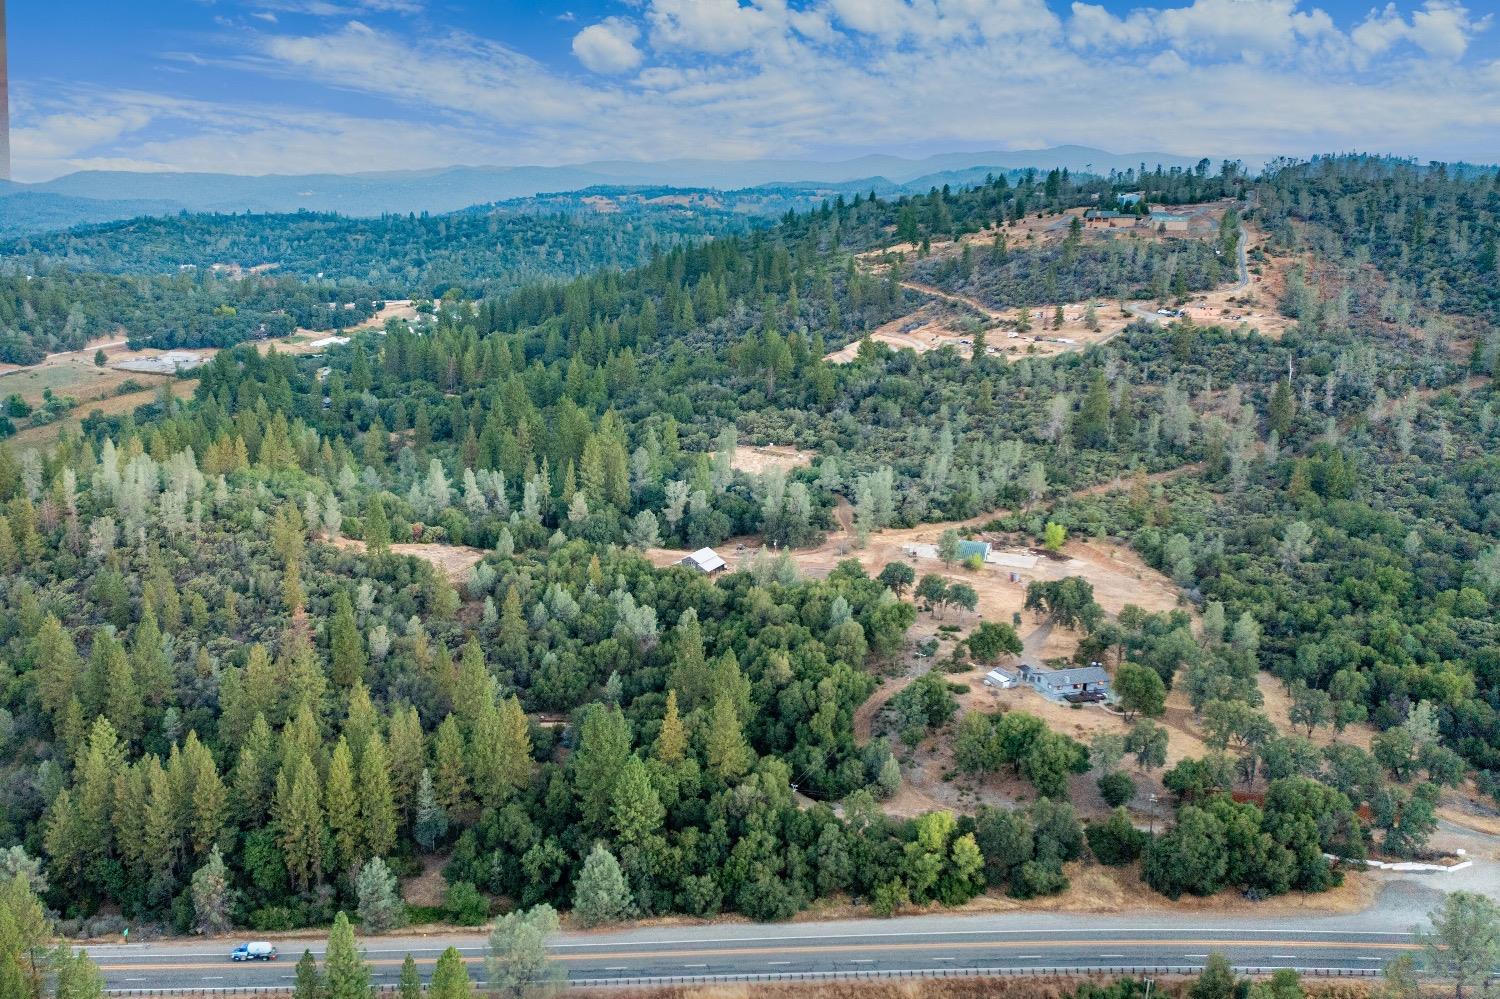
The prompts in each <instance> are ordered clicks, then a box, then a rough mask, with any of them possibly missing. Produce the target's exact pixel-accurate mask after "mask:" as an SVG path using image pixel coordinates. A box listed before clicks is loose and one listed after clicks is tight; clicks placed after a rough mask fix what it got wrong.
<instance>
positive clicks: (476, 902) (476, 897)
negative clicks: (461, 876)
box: [443, 881, 490, 926]
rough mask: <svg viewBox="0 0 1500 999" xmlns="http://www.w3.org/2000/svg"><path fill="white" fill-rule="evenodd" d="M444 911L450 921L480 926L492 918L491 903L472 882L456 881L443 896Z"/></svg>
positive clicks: (461, 924) (462, 924)
mask: <svg viewBox="0 0 1500 999" xmlns="http://www.w3.org/2000/svg"><path fill="white" fill-rule="evenodd" d="M443 912H444V913H445V914H446V915H447V917H448V921H449V922H450V923H457V924H458V925H459V926H478V925H480V924H481V923H483V922H484V921H485V920H486V919H488V918H490V903H489V901H488V900H487V899H486V898H485V897H484V895H482V894H481V893H480V891H479V889H478V888H475V887H474V885H473V884H472V883H470V882H468V881H455V882H453V884H451V885H449V886H448V892H447V894H445V895H444V896H443Z"/></svg>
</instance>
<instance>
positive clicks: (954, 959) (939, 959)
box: [930, 957, 958, 961]
mask: <svg viewBox="0 0 1500 999" xmlns="http://www.w3.org/2000/svg"><path fill="white" fill-rule="evenodd" d="M930 960H933V961H957V960H958V958H956V957H934V958H930Z"/></svg>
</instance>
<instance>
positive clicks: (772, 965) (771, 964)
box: [766, 961, 792, 968]
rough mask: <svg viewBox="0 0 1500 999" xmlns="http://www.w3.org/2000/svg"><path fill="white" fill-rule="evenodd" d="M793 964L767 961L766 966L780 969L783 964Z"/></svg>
mask: <svg viewBox="0 0 1500 999" xmlns="http://www.w3.org/2000/svg"><path fill="white" fill-rule="evenodd" d="M791 963H792V962H790V961H767V962H766V964H767V965H769V966H770V967H772V968H775V967H779V966H781V965H783V964H791Z"/></svg>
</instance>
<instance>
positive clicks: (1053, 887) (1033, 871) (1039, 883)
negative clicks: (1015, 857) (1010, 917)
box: [1010, 860, 1068, 898]
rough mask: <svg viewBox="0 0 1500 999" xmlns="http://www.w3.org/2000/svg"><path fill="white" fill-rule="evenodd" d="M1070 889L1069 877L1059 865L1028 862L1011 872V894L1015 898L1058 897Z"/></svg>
mask: <svg viewBox="0 0 1500 999" xmlns="http://www.w3.org/2000/svg"><path fill="white" fill-rule="evenodd" d="M1067 887H1068V876H1067V875H1066V874H1064V873H1063V870H1062V867H1061V866H1060V865H1058V864H1049V863H1045V862H1043V861H1036V860H1028V861H1026V863H1024V864H1022V865H1021V866H1019V867H1017V868H1016V869H1015V870H1014V871H1012V872H1011V876H1010V894H1011V897H1013V898H1036V897H1037V896H1039V895H1056V894H1057V893H1058V892H1061V891H1065V890H1066V889H1067Z"/></svg>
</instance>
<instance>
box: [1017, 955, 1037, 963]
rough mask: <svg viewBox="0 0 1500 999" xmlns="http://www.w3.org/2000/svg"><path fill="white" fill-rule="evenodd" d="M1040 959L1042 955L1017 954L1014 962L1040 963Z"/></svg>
mask: <svg viewBox="0 0 1500 999" xmlns="http://www.w3.org/2000/svg"><path fill="white" fill-rule="evenodd" d="M1041 959H1042V955H1040V954H1017V955H1016V960H1017V961H1040V960H1041Z"/></svg>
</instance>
